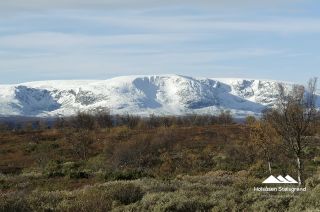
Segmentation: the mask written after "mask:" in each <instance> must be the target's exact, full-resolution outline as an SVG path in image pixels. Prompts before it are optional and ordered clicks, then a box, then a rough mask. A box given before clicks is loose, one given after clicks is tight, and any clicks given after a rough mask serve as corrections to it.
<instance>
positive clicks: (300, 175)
mask: <svg viewBox="0 0 320 212" xmlns="http://www.w3.org/2000/svg"><path fill="white" fill-rule="evenodd" d="M297 168H298V183H299V186H301V185H302V181H303V180H302V161H301V160H300V157H299V156H297Z"/></svg>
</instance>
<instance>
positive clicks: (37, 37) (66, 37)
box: [0, 32, 201, 50]
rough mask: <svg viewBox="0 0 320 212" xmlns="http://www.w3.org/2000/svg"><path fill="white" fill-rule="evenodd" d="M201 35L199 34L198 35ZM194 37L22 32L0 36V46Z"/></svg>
mask: <svg viewBox="0 0 320 212" xmlns="http://www.w3.org/2000/svg"><path fill="white" fill-rule="evenodd" d="M200 37H201V36H200ZM192 39H194V38H193V36H192V35H189V36H183V35H181V34H124V35H110V36H103V35H91V36H89V35H83V34H68V33H53V32H36V33H22V34H15V35H6V36H0V47H4V48H30V49H33V48H42V49H49V50H50V49H51V50H54V49H61V48H69V47H73V48H77V47H78V48H85V47H99V46H100V47H102V46H116V45H157V44H170V43H177V42H184V41H187V40H192Z"/></svg>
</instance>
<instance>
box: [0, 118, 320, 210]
mask: <svg viewBox="0 0 320 212" xmlns="http://www.w3.org/2000/svg"><path fill="white" fill-rule="evenodd" d="M226 114H227V113H224V114H223V116H221V117H220V118H218V117H217V118H216V117H211V116H195V115H192V116H186V117H179V118H177V117H156V116H152V117H150V118H144V119H142V118H138V117H134V116H129V115H128V116H123V117H121V116H117V117H113V116H110V115H107V114H104V115H102V116H103V117H104V118H105V119H107V120H106V121H102V120H101V119H100V120H99V118H97V116H96V115H94V116H93V115H89V114H83V113H79V114H78V115H77V116H76V117H74V118H69V119H66V120H61V119H60V120H58V121H57V122H55V125H54V126H53V127H51V128H49V129H48V127H41V128H35V127H31V128H30V127H29V128H25V127H22V128H21V129H15V130H12V129H11V130H10V129H8V128H7V127H3V128H2V129H3V130H2V131H1V134H0V151H1V152H0V153H1V155H0V158H1V160H0V171H1V173H2V174H1V175H0V189H1V194H0V211H286V210H289V211H303V210H310V211H312V210H314V211H316V210H318V209H319V208H320V201H319V199H320V184H319V182H320V169H319V164H320V158H319V153H320V149H319V143H318V142H319V137H317V136H319V131H320V130H319V129H320V128H319V125H318V126H317V127H316V130H317V136H313V137H312V139H311V141H310V144H311V145H309V146H308V149H307V150H306V152H305V156H304V157H305V158H304V161H305V174H306V179H307V181H306V186H307V188H308V191H307V192H305V193H293V194H292V193H289V194H285V193H281V192H280V193H260V192H254V191H253V187H255V186H256V187H258V186H262V184H261V182H262V180H263V179H264V178H266V177H267V176H269V175H270V172H271V173H272V174H274V175H277V174H282V175H286V174H290V175H291V176H293V177H295V178H296V176H297V173H296V169H295V165H294V164H295V163H294V160H295V158H294V157H292V155H290V152H286V151H284V150H283V149H282V148H281V136H278V135H277V133H276V131H274V130H273V129H272V127H271V126H270V125H268V123H266V122H265V121H263V120H261V121H257V120H255V118H253V117H249V118H247V121H246V123H244V124H236V123H232V122H231V119H230V116H229V117H226ZM100 118H101V117H100ZM108 120H109V121H108ZM28 125H31V126H34V124H33V125H32V124H30V123H29V124H28ZM4 128H5V129H4Z"/></svg>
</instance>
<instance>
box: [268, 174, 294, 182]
mask: <svg viewBox="0 0 320 212" xmlns="http://www.w3.org/2000/svg"><path fill="white" fill-rule="evenodd" d="M262 183H265V184H273V183H283V184H295V183H298V182H297V181H296V180H295V179H293V178H292V177H290V176H289V175H287V176H286V177H282V176H281V175H279V176H278V177H274V176H273V175H271V176H270V177H268V178H267V179H265V180H264V181H263V182H262Z"/></svg>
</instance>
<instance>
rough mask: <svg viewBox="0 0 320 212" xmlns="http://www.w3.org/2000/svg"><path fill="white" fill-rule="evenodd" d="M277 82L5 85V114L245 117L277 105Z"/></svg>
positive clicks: (135, 80) (178, 79) (166, 78)
mask: <svg viewBox="0 0 320 212" xmlns="http://www.w3.org/2000/svg"><path fill="white" fill-rule="evenodd" d="M278 84H279V82H275V81H266V80H245V79H208V78H192V77H187V76H180V75H159V76H124V77H117V78H112V79H108V80H100V81H41V82H30V83H23V84H19V85H0V116H41V117H44V116H55V115H58V114H59V115H63V116H69V115H72V114H75V113H76V112H77V111H79V110H81V111H90V110H94V109H96V108H109V109H110V110H111V112H112V113H115V114H123V113H130V114H137V115H148V114H152V113H153V114H158V115H182V114H186V113H210V114H216V113H219V112H220V110H222V109H225V110H230V111H232V113H233V114H234V115H235V116H236V117H243V116H246V115H259V114H260V113H261V111H262V110H263V109H264V108H265V107H272V106H273V105H274V104H275V101H276V99H277V87H278ZM286 85H287V86H289V84H286ZM318 105H320V103H319V104H318Z"/></svg>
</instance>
